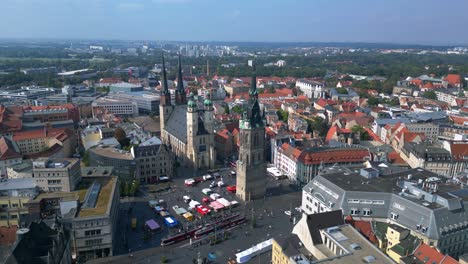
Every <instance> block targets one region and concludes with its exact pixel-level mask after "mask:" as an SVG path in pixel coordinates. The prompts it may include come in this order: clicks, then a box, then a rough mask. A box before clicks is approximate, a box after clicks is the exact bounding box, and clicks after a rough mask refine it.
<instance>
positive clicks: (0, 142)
mask: <svg viewBox="0 0 468 264" xmlns="http://www.w3.org/2000/svg"><path fill="white" fill-rule="evenodd" d="M17 158H21V155H20V154H19V153H18V152H17V151H16V150H15V148H14V147H13V144H12V143H11V142H10V140H8V139H6V138H5V137H1V138H0V160H9V159H17Z"/></svg>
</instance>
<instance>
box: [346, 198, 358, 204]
mask: <svg viewBox="0 0 468 264" xmlns="http://www.w3.org/2000/svg"><path fill="white" fill-rule="evenodd" d="M348 203H359V199H348Z"/></svg>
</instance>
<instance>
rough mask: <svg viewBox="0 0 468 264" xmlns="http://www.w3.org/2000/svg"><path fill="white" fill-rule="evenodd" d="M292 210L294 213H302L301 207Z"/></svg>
mask: <svg viewBox="0 0 468 264" xmlns="http://www.w3.org/2000/svg"><path fill="white" fill-rule="evenodd" d="M294 209H296V211H298V212H299V213H302V208H301V207H296V208H294Z"/></svg>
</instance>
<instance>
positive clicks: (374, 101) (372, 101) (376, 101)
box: [367, 97, 379, 106]
mask: <svg viewBox="0 0 468 264" xmlns="http://www.w3.org/2000/svg"><path fill="white" fill-rule="evenodd" d="M367 104H368V105H369V106H376V105H378V104H379V99H378V98H376V97H371V98H369V99H367Z"/></svg>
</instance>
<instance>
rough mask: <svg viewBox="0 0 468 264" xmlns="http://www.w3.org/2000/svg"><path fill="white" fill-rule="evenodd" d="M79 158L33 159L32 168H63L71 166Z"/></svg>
mask: <svg viewBox="0 0 468 264" xmlns="http://www.w3.org/2000/svg"><path fill="white" fill-rule="evenodd" d="M78 162H79V159H49V158H39V159H35V160H34V161H33V167H34V169H64V168H68V167H72V166H73V165H75V164H76V163H78Z"/></svg>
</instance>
